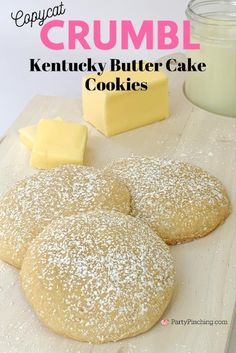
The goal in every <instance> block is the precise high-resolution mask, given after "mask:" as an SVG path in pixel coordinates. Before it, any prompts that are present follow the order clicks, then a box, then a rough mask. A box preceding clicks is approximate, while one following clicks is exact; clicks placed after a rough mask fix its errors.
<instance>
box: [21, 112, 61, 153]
mask: <svg viewBox="0 0 236 353" xmlns="http://www.w3.org/2000/svg"><path fill="white" fill-rule="evenodd" d="M55 120H58V121H63V119H62V118H60V117H57V118H55ZM18 132H19V136H20V141H21V142H22V143H23V144H24V145H25V146H26V147H28V148H29V149H30V150H32V148H33V146H34V141H35V139H36V133H37V125H30V126H26V127H23V128H21V129H19V131H18Z"/></svg>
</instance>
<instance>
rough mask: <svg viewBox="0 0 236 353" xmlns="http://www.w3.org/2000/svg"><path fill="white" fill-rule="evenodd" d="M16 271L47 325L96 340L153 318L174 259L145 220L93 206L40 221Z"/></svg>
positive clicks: (163, 301) (141, 328)
mask: <svg viewBox="0 0 236 353" xmlns="http://www.w3.org/2000/svg"><path fill="white" fill-rule="evenodd" d="M20 277H21V284H22V287H23V290H24V293H25V295H26V298H27V300H28V301H29V303H30V304H31V305H32V307H33V308H34V310H35V312H36V313H37V315H38V317H39V318H40V319H41V320H42V321H43V322H44V323H45V324H46V325H47V326H48V327H49V328H51V329H52V330H53V331H54V332H56V333H58V334H62V335H65V336H68V337H72V338H74V339H77V340H80V341H88V342H93V343H102V342H109V341H117V340H120V339H123V338H126V337H131V336H135V335H138V334H140V333H142V332H145V331H147V330H148V329H150V328H151V327H152V326H153V325H154V324H155V323H156V322H157V321H158V320H159V318H160V317H161V315H162V313H163V312H164V310H165V308H166V307H167V305H168V303H169V301H170V299H171V296H172V292H173V286H174V266H173V261H172V257H171V255H170V252H169V249H168V246H167V245H166V244H165V243H164V242H163V240H162V239H161V238H159V237H158V236H156V234H155V232H154V231H153V230H152V229H151V228H150V227H149V226H148V225H146V224H144V223H143V222H141V221H140V220H138V219H137V218H134V217H131V216H127V215H124V214H121V213H117V212H107V211H105V212H104V211H95V212H88V213H80V214H78V215H73V216H69V217H65V218H61V219H58V220H56V221H53V222H52V223H51V224H50V225H49V226H48V227H47V228H45V229H44V231H43V232H42V233H41V234H40V235H39V236H38V237H37V238H35V239H34V241H33V242H32V243H31V244H30V246H29V248H28V251H27V253H26V255H25V258H24V261H23V264H22V269H21V274H20Z"/></svg>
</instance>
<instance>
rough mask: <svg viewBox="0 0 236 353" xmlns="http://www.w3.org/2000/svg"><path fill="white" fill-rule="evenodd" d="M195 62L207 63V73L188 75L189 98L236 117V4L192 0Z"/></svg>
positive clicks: (189, 9)
mask: <svg viewBox="0 0 236 353" xmlns="http://www.w3.org/2000/svg"><path fill="white" fill-rule="evenodd" d="M186 15H187V18H188V19H189V20H190V25H191V40H192V42H197V43H200V49H199V50H198V49H195V50H189V51H188V52H187V57H189V58H191V59H192V61H193V62H204V63H205V64H206V71H204V72H188V73H187V76H186V80H185V94H186V96H187V97H188V99H189V100H190V101H192V102H193V103H194V104H196V105H198V106H199V107H201V108H203V109H205V110H208V111H211V112H214V113H217V114H221V115H226V116H231V117H236V1H230V0H229V1H226V0H218V1H217V0H192V1H190V3H189V4H188V7H187V10H186Z"/></svg>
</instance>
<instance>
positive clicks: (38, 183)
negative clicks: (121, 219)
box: [0, 166, 130, 266]
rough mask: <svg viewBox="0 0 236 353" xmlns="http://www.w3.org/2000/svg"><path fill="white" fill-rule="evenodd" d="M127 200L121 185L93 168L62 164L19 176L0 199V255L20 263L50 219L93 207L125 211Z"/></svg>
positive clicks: (126, 211) (4, 258) (125, 189)
mask: <svg viewBox="0 0 236 353" xmlns="http://www.w3.org/2000/svg"><path fill="white" fill-rule="evenodd" d="M129 201H130V200H129V192H128V190H127V188H126V186H125V185H123V184H122V183H120V182H118V181H117V180H115V179H114V178H112V177H107V176H106V177H105V176H104V175H103V173H102V172H101V171H99V170H96V169H94V168H89V167H83V166H64V167H60V168H56V169H54V170H48V171H42V172H40V173H38V174H36V175H33V176H31V177H28V178H26V179H23V180H21V181H19V182H18V183H17V184H16V185H15V186H13V187H12V188H11V189H10V190H9V191H8V192H7V193H6V194H5V196H4V197H3V198H2V199H1V201H0V244H1V246H0V249H1V250H0V257H1V258H2V259H3V260H6V261H8V262H10V263H12V264H13V265H15V266H20V264H21V261H22V259H23V256H24V253H25V251H26V249H27V246H28V244H29V243H30V241H31V240H32V239H33V238H34V237H35V236H37V235H38V234H39V233H40V232H41V231H42V230H43V228H44V227H45V226H46V225H48V224H49V223H50V222H51V221H52V220H53V219H55V218H57V217H59V216H62V215H65V216H66V215H70V214H73V213H77V212H79V211H85V210H93V209H95V208H98V209H99V208H104V209H108V210H117V211H120V212H124V213H129Z"/></svg>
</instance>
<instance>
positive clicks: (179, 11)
mask: <svg viewBox="0 0 236 353" xmlns="http://www.w3.org/2000/svg"><path fill="white" fill-rule="evenodd" d="M63 2H64V4H65V8H66V13H65V15H64V16H63V17H61V19H64V20H67V19H71V20H72V19H74V20H78V19H81V20H86V21H88V22H90V23H91V21H92V20H93V19H100V20H103V21H104V22H105V23H106V21H107V20H109V19H116V20H121V19H131V20H132V21H133V22H134V24H136V25H137V28H138V25H139V24H140V23H141V21H143V20H145V19H151V20H154V21H155V20H161V19H171V20H174V21H176V22H178V23H179V25H180V28H181V23H182V21H183V19H184V18H185V8H186V6H187V0H143V1H140V0H116V1H114V0H80V1H77V0H64V1H63ZM59 3H60V0H53V1H50V0H40V1H37V2H34V4H33V1H31V0H21V1H17V0H7V1H4V2H2V3H1V9H0V41H1V44H0V45H1V52H0V93H1V98H0V99H1V106H0V137H1V136H2V135H4V132H5V131H6V129H7V128H8V127H9V126H10V125H11V124H12V122H13V121H14V120H15V119H16V118H17V116H18V115H19V114H20V112H21V111H22V110H23V108H24V106H25V105H26V104H27V103H28V101H29V100H30V99H31V98H32V97H33V96H35V95H36V94H42V95H59V96H67V97H80V94H81V75H80V74H79V73H30V72H29V58H42V60H43V61H49V62H50V61H60V60H62V59H67V60H71V61H83V60H84V59H86V57H92V58H93V59H94V60H99V61H106V60H109V58H111V57H118V58H120V59H122V60H124V61H129V60H132V59H136V58H140V59H141V58H142V59H149V60H156V59H157V58H158V57H160V56H162V55H164V54H166V53H165V52H163V51H157V50H156V51H155V50H153V51H144V50H138V51H137V50H129V51H120V50H119V48H117V49H115V50H112V51H109V52H102V51H96V50H95V51H94V50H91V51H88V52H85V51H82V50H81V49H77V50H74V51H69V50H64V51H60V52H58V51H57V52H55V51H50V50H49V49H47V48H45V47H43V45H42V44H41V42H40V38H39V33H40V29H41V27H39V26H38V25H37V24H36V23H35V24H34V26H33V28H31V27H30V25H26V26H24V27H22V28H18V27H16V26H15V24H14V22H13V21H12V20H11V17H10V14H11V12H16V11H17V10H19V9H21V10H23V11H24V12H25V13H26V12H32V11H37V10H39V9H44V8H48V7H49V6H55V5H58V4H59ZM105 30H106V29H105ZM59 32H60V31H59ZM66 35H67V33H66V29H65V30H64V33H63V38H64V39H66ZM60 36H61V32H60V33H58V37H57V39H61V37H60ZM177 50H181V44H180V46H179V48H178V49H177ZM233 336H234V341H236V328H235V329H234V333H233ZM235 347H236V342H234V343H232V344H231V350H230V353H235V352H236V351H235ZM163 353H165V352H163Z"/></svg>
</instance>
